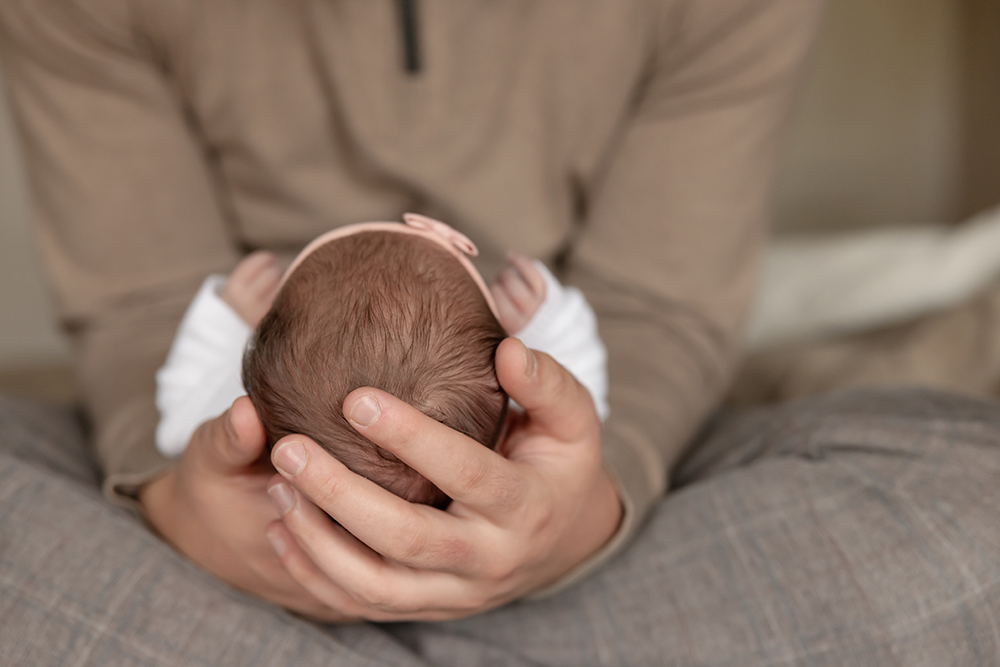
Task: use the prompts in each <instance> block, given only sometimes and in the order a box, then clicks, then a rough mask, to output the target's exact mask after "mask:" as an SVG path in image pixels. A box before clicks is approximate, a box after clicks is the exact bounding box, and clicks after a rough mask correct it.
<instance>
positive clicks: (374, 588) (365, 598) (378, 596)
mask: <svg viewBox="0 0 1000 667" xmlns="http://www.w3.org/2000/svg"><path fill="white" fill-rule="evenodd" d="M355 586H356V588H355V589H354V590H353V591H351V593H350V596H351V598H352V599H353V600H354V601H355V602H357V603H358V604H359V605H361V606H363V607H367V608H371V609H378V610H382V611H391V610H392V605H391V603H390V601H389V597H388V596H387V595H386V593H385V590H384V589H383V588H382V586H380V585H379V583H378V582H375V581H368V580H365V581H359V582H357V583H356V584H355Z"/></svg>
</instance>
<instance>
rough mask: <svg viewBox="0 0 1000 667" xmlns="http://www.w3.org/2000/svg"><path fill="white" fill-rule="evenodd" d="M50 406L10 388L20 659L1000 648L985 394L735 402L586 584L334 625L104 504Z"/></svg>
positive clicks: (15, 650)
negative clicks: (430, 613)
mask: <svg viewBox="0 0 1000 667" xmlns="http://www.w3.org/2000/svg"><path fill="white" fill-rule="evenodd" d="M46 410H48V408H40V407H38V406H29V407H25V406H23V405H22V406H20V407H17V406H15V407H13V408H12V407H11V404H10V403H7V402H0V619H2V622H0V647H3V648H0V657H3V658H4V659H5V660H13V662H14V663H19V662H23V663H25V664H39V665H45V664H62V663H63V662H64V661H66V660H67V659H68V658H69V657H70V656H72V657H74V658H75V659H79V658H80V657H81V656H86V657H85V658H84V659H80V660H79V662H80V663H81V664H145V663H150V664H158V663H169V664H213V665H214V664H247V663H249V662H253V661H255V660H256V661H257V662H260V663H261V664H271V663H277V662H281V663H284V662H295V663H296V664H313V663H315V664H328V663H329V662H330V661H331V659H336V661H337V664H347V665H350V664H355V663H365V664H368V663H371V662H374V663H376V664H399V665H407V664H427V663H430V664H451V665H469V664H484V663H489V664H529V663H531V664H552V665H558V664H564V665H579V664H676V665H687V664H703V665H723V664H725V665H733V664H738V665H751V666H752V665H765V664H811V665H824V664H830V665H851V664H858V665H870V664H882V663H888V664H928V665H936V664H954V663H956V662H957V663H961V664H975V663H976V658H977V656H978V657H979V658H980V659H981V661H982V662H988V661H989V660H990V656H992V655H996V654H998V653H1000V645H998V641H1000V640H998V637H997V634H998V632H997V629H996V627H995V623H994V620H993V618H994V615H995V612H996V611H997V610H1000V592H998V591H1000V586H998V584H1000V572H998V571H997V567H996V566H994V565H993V563H994V562H995V561H996V558H995V554H997V553H998V552H1000V544H998V542H1000V539H998V536H1000V531H998V530H996V529H995V527H994V522H995V511H994V509H993V508H995V507H996V506H998V505H1000V485H997V484H996V480H997V478H998V476H1000V407H998V406H997V405H996V404H994V403H990V402H979V401H974V400H968V399H964V398H961V397H955V396H949V395H943V394H937V393H933V392H923V391H875V392H872V391H866V392H855V393H850V394H843V395H838V396H833V397H829V398H824V399H819V400H808V401H803V402H801V403H798V404H791V405H787V406H782V407H779V408H775V409H767V410H763V411H758V412H753V413H748V414H742V415H732V416H729V417H725V418H722V419H720V420H719V421H718V423H717V424H716V425H715V427H714V428H713V429H711V430H710V431H709V432H708V433H707V434H706V436H705V437H704V438H703V440H702V442H701V443H700V444H699V446H698V447H696V448H694V449H693V453H692V454H691V456H689V457H688V459H687V460H686V461H685V462H684V463H683V465H682V466H681V468H680V469H679V472H678V475H677V480H676V485H675V487H676V488H675V491H674V492H673V493H671V494H670V495H669V496H668V497H667V498H665V499H664V500H663V501H661V502H660V503H659V505H658V506H657V508H656V509H655V510H654V512H653V514H652V515H651V517H650V519H649V520H648V521H647V523H646V526H645V528H644V529H643V530H642V531H641V533H640V534H639V535H638V536H637V538H636V540H635V543H634V544H633V545H632V546H631V547H630V548H629V549H628V550H626V551H625V552H624V553H622V554H621V555H620V556H619V557H618V558H616V559H615V560H614V561H612V562H611V563H609V564H608V565H607V566H606V567H604V568H603V569H602V570H601V571H599V572H598V573H596V574H595V575H594V576H592V577H591V578H590V579H588V580H586V581H584V582H581V583H580V584H578V585H577V586H575V587H573V588H572V589H570V590H567V591H565V592H563V593H561V594H559V595H557V596H554V597H552V598H549V599H545V600H539V601H526V602H521V603H518V604H514V605H509V606H508V607H505V608H503V609H499V610H496V611H494V612H491V613H488V614H484V615H481V616H478V617H475V618H472V619H467V620H465V621H461V622H454V623H444V624H422V625H418V624H413V625H400V626H386V627H379V626H371V625H362V626H348V627H342V628H326V629H321V628H317V627H315V626H313V625H311V624H309V623H306V622H303V621H301V620H300V619H296V618H294V617H291V616H289V615H287V614H285V613H283V612H281V611H280V610H277V609H275V608H273V607H271V606H268V605H265V604H263V603H259V602H256V601H254V600H251V599H249V598H247V597H245V596H243V595H240V594H239V593H236V592H234V591H232V590H230V589H228V588H227V587H225V586H224V585H222V584H221V583H218V582H216V581H215V580H214V579H212V578H211V577H210V576H209V575H206V574H204V573H202V572H200V571H199V570H197V569H196V568H194V567H193V566H191V565H190V564H189V563H187V562H186V561H184V560H183V559H182V558H180V557H179V556H177V555H176V554H174V553H173V552H172V551H171V550H170V549H169V547H167V546H165V545H163V544H162V543H161V542H159V540H157V539H156V538H155V537H154V536H152V535H151V534H149V533H148V532H147V531H146V530H145V529H144V527H143V526H142V524H141V522H139V521H138V520H137V519H136V518H135V517H133V516H131V515H129V514H127V513H124V512H120V511H118V510H115V509H112V508H110V507H109V506H108V505H107V504H106V503H105V502H104V501H103V500H102V499H101V498H100V497H99V493H98V490H97V486H96V479H95V478H94V477H93V466H92V464H90V463H89V459H88V457H87V456H86V453H85V451H84V450H83V447H82V437H81V436H80V433H79V429H78V428H76V427H75V425H73V422H72V419H71V417H68V416H67V415H66V414H65V413H63V414H62V416H61V417H59V416H51V415H55V414H56V413H46V412H45V411H46ZM39 411H41V412H39ZM46 414H50V417H49V418H46V417H44V415H46ZM60 424H61V426H59V425H60ZM32 442H34V443H35V445H32ZM88 470H89V471H90V472H89V473H88ZM88 475H90V476H89V477H88Z"/></svg>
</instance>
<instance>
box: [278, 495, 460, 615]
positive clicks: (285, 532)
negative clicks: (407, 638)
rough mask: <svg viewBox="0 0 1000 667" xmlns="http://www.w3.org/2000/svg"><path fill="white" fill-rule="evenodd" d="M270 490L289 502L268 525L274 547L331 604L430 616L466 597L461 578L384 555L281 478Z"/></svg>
mask: <svg viewBox="0 0 1000 667" xmlns="http://www.w3.org/2000/svg"><path fill="white" fill-rule="evenodd" d="M268 492H269V493H270V494H271V495H272V497H277V496H282V495H285V496H287V497H286V498H285V499H282V500H278V501H277V502H278V504H279V505H282V506H284V507H287V511H285V513H284V514H283V516H282V523H281V524H272V526H270V527H269V528H268V533H267V534H268V538H269V539H270V540H271V542H272V544H273V545H274V548H275V552H276V553H277V554H278V557H279V558H280V559H281V561H282V564H283V565H284V566H285V568H286V569H287V571H288V572H289V574H290V575H291V576H292V578H293V579H295V580H296V581H297V582H298V583H299V584H300V585H301V586H302V587H303V588H305V589H306V590H308V591H309V592H310V594H311V595H313V596H315V597H316V598H318V599H319V600H321V601H323V602H324V603H325V604H327V605H329V606H330V607H333V608H335V609H338V610H340V611H341V612H342V613H345V614H348V615H355V616H358V617H363V618H367V619H369V620H401V617H400V614H414V613H416V612H419V613H420V616H419V617H420V618H424V619H429V618H437V617H444V616H442V615H441V614H440V613H436V612H441V611H443V610H445V609H450V608H452V607H454V606H456V605H457V604H459V603H458V601H459V600H460V599H462V598H463V597H468V593H467V592H465V591H464V584H463V583H462V581H461V579H460V578H458V577H454V576H452V575H451V574H445V573H439V572H434V571H430V570H424V569H421V568H419V567H413V566H412V565H411V564H401V563H398V562H393V561H392V560H387V559H386V558H384V557H383V556H382V555H380V554H379V553H376V552H375V551H373V550H372V549H370V548H369V547H368V546H366V545H365V544H363V543H362V542H361V541H359V540H358V539H356V538H355V537H354V536H353V535H351V533H349V532H348V531H347V530H345V529H344V528H342V527H341V526H339V525H337V524H336V523H334V522H332V521H331V520H330V517H329V516H327V515H326V514H324V513H323V512H322V511H321V510H320V509H319V508H318V507H316V506H315V505H313V504H312V503H310V502H308V501H307V500H306V499H305V498H303V497H302V496H301V495H300V494H298V493H297V492H296V491H295V490H294V489H292V488H291V487H290V486H289V485H288V484H286V483H284V482H283V481H279V482H276V483H275V484H274V485H273V486H272V487H271V488H270V489H269V491H268ZM276 499H277V498H276ZM289 502H290V504H289ZM383 531H384V532H389V531H388V530H387V529H385V528H384V527H383ZM477 602H478V601H477ZM428 614H430V616H428ZM411 617H412V618H417V616H411Z"/></svg>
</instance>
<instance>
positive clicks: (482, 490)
mask: <svg viewBox="0 0 1000 667" xmlns="http://www.w3.org/2000/svg"><path fill="white" fill-rule="evenodd" d="M496 367H497V377H498V378H499V380H500V384H501V385H502V386H503V388H504V389H505V390H506V391H507V393H508V394H510V396H511V397H512V398H513V399H514V400H515V401H517V403H518V404H519V405H521V406H523V407H524V409H525V411H526V413H525V414H523V415H518V416H515V417H514V418H513V423H512V425H511V430H510V432H509V435H508V436H507V437H506V439H505V440H504V442H503V443H502V449H503V451H502V455H501V453H497V452H494V451H492V450H490V449H487V448H486V447H483V446H482V445H480V444H478V443H476V442H475V441H473V440H471V439H469V438H467V437H466V436H464V435H462V434H460V433H458V432H457V431H454V430H452V429H450V428H448V427H446V426H444V425H442V424H440V423H439V422H437V421H435V420H433V419H431V418H429V417H426V416H425V415H423V414H421V413H420V412H419V411H417V410H416V409H414V408H413V407H411V406H409V405H407V404H406V403H403V402H402V401H400V400H398V399H396V398H394V397H393V396H391V395H389V394H387V393H385V392H383V391H379V390H376V389H371V388H363V389H358V390H355V391H354V392H352V393H351V394H350V395H349V396H348V397H347V399H346V400H345V401H344V414H345V415H347V416H348V419H349V421H350V422H351V424H352V425H353V426H354V428H355V429H357V430H358V432H359V433H361V434H362V435H364V436H365V437H366V438H368V439H369V440H371V441H372V442H374V443H376V444H377V445H379V446H380V447H382V448H384V449H386V450H388V451H389V452H391V453H392V454H394V455H395V456H397V457H399V458H400V459H401V460H403V461H404V462H406V463H407V464H408V465H410V466H411V467H412V468H414V469H415V470H417V471H418V472H420V473H421V474H423V475H424V476H425V477H427V478H428V479H429V480H431V481H432V482H434V483H435V484H436V485H437V486H438V487H439V488H440V489H441V490H443V491H444V492H445V493H447V494H448V495H449V496H450V497H451V498H452V499H453V502H452V503H451V504H450V505H449V506H448V509H447V510H446V511H441V510H437V509H434V508H431V507H428V506H425V505H415V504H411V503H408V502H406V501H405V500H402V499H401V498H399V497H397V496H395V495H393V494H391V493H389V492H388V491H385V490H383V489H382V488H381V487H379V486H377V485H376V484H374V483H373V482H370V481H368V480H366V479H364V478H363V477H360V476H358V475H356V474H354V473H352V472H351V471H350V470H348V469H347V468H346V467H344V465H343V464H341V463H340V462H338V461H337V460H335V459H334V458H333V457H331V456H329V455H328V454H327V453H326V452H325V451H324V450H323V449H321V448H320V447H319V445H317V444H316V443H315V442H313V441H312V440H310V439H309V438H306V437H304V436H288V437H286V438H284V439H282V440H281V441H279V442H278V443H277V445H276V447H275V448H274V451H273V453H272V460H273V461H274V462H275V465H276V466H277V468H278V470H279V472H280V474H281V476H280V477H275V479H274V481H273V482H272V485H271V487H270V488H269V493H270V494H271V496H272V498H273V499H274V500H275V503H276V505H277V506H278V507H279V509H280V510H281V513H282V520H281V521H278V522H275V523H274V524H272V525H271V527H270V528H269V529H268V535H269V537H270V538H271V540H272V542H273V543H274V545H275V551H276V552H277V553H278V554H280V557H281V561H282V562H283V563H284V565H285V567H286V568H287V570H288V572H289V573H290V574H291V576H292V577H294V578H295V580H296V581H298V582H299V583H300V584H301V585H302V586H303V588H305V589H306V590H308V591H309V592H310V593H311V594H312V595H313V596H314V597H315V598H317V599H319V600H321V601H322V602H324V603H325V604H326V605H327V606H328V607H329V608H331V609H337V610H339V611H341V612H342V613H345V614H347V615H349V616H354V617H357V618H364V619H368V620H374V621H400V620H444V619H452V618H460V617H463V616H468V615H471V614H475V613H477V612H481V611H485V610H487V609H490V608H493V607H496V606H499V605H501V604H503V603H505V602H508V601H510V600H513V599H516V598H518V597H521V596H523V595H525V594H528V593H531V592H533V591H536V590H539V589H541V588H543V587H545V586H546V585H548V584H550V583H552V582H554V581H556V580H557V579H558V578H559V577H561V576H562V575H564V574H566V573H567V572H569V571H570V570H571V569H572V568H573V567H574V566H576V565H577V564H579V563H581V562H582V561H583V560H584V559H586V558H587V557H588V556H590V555H592V554H593V553H595V552H596V551H597V550H598V549H600V548H601V546H603V545H604V544H605V543H606V542H607V541H608V539H609V538H610V537H611V535H612V534H613V533H614V531H615V529H616V527H617V525H618V522H619V520H620V517H621V511H622V510H621V503H620V501H619V499H618V495H617V492H616V489H615V487H614V484H613V483H612V481H611V479H610V477H609V476H608V474H607V472H606V471H605V470H604V468H603V467H602V463H601V451H600V426H599V423H598V420H597V417H596V415H595V413H594V407H593V404H592V402H591V399H590V396H589V395H588V394H587V392H586V390H585V389H584V388H583V387H582V386H580V384H579V383H577V382H576V380H574V379H573V377H572V375H570V374H569V372H568V371H566V370H565V369H563V368H562V367H561V366H560V365H559V364H557V363H556V362H555V361H554V360H552V358H551V357H549V356H548V355H545V354H542V353H539V352H533V351H530V350H528V349H527V348H526V347H524V345H523V344H521V342H520V341H518V340H516V339H507V340H505V341H503V343H502V344H501V345H500V347H499V348H498V350H497V355H496ZM328 515H329V516H328ZM330 517H332V518H333V519H335V520H336V522H334V521H332V520H331V518H330Z"/></svg>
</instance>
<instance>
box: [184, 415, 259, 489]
mask: <svg viewBox="0 0 1000 667" xmlns="http://www.w3.org/2000/svg"><path fill="white" fill-rule="evenodd" d="M266 444H267V436H266V434H265V433H264V425H263V424H261V422H260V418H259V417H257V411H256V410H255V409H254V407H253V403H252V402H251V401H250V398H249V397H247V396H241V397H240V398H237V399H236V400H235V401H234V402H233V405H232V406H231V407H230V408H229V410H227V411H226V412H225V413H223V414H222V415H220V416H219V417H216V418H215V419H213V420H211V421H208V422H206V423H204V424H202V425H201V427H200V428H199V429H198V430H197V431H196V432H195V434H194V437H193V438H192V439H191V447H190V448H189V449H191V450H192V454H193V455H195V456H196V457H197V459H198V463H199V464H200V465H201V466H203V467H205V468H207V469H210V470H212V471H214V472H218V473H222V474H224V473H227V472H232V471H235V470H238V469H240V468H245V467H247V466H249V465H251V464H253V463H254V462H256V461H257V460H258V459H260V457H261V455H262V454H263V453H264V447H265V445H266Z"/></svg>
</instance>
